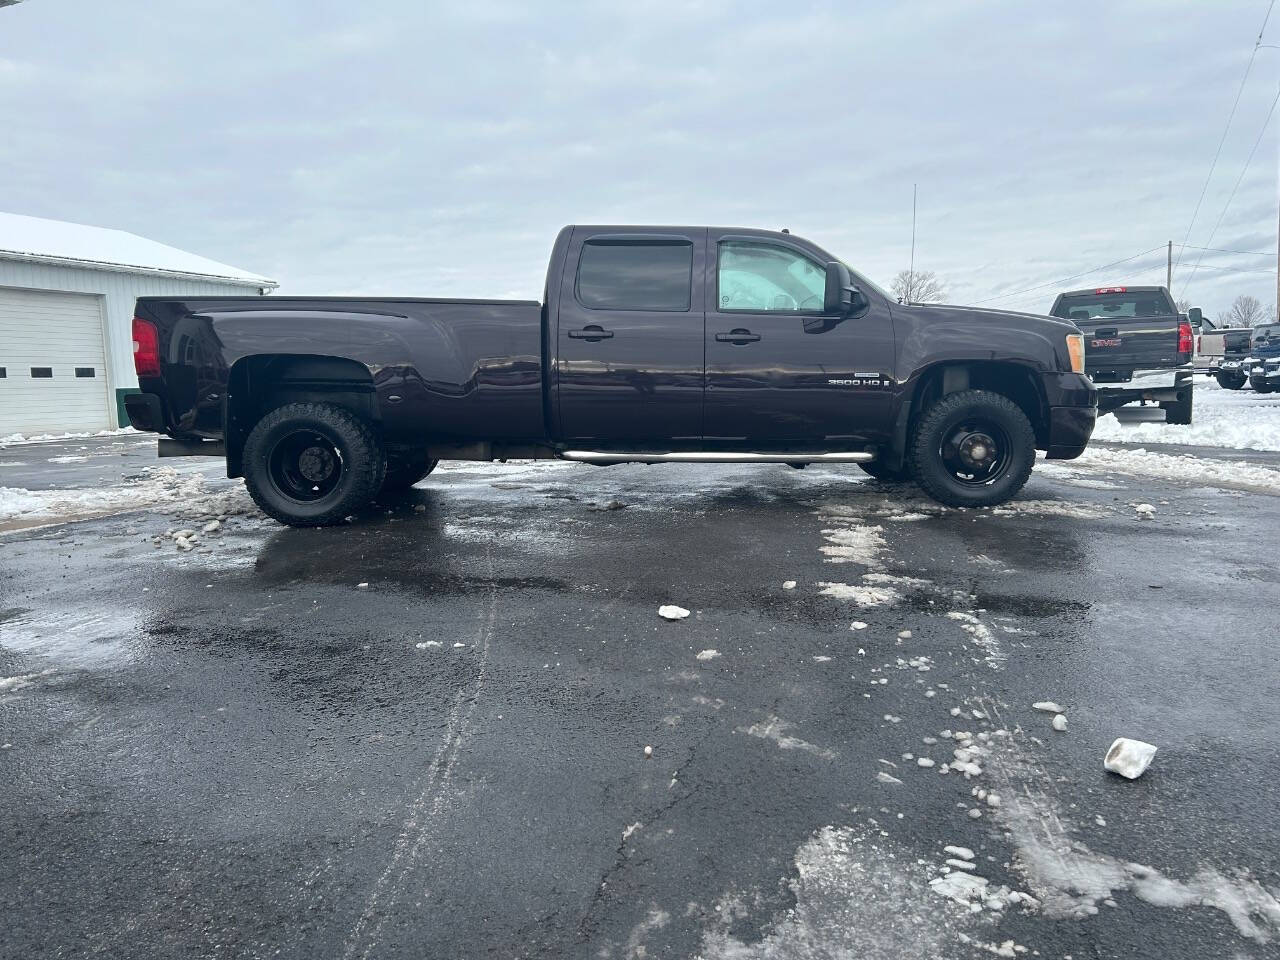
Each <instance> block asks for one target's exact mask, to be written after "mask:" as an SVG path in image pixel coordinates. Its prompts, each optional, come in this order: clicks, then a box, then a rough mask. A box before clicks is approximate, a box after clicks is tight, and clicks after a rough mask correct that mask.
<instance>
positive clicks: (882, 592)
mask: <svg viewBox="0 0 1280 960" xmlns="http://www.w3.org/2000/svg"><path fill="white" fill-rule="evenodd" d="M818 586H819V587H821V588H822V589H821V590H819V591H818V592H819V593H820V594H821V595H822V596H824V597H835V598H836V599H837V600H852V601H853V602H854V603H856V604H858V606H860V607H882V606H886V605H889V604H894V603H897V602H898V600H900V599H901V597H902V595H901V594H900V593H898V591H897V590H894V589H893V588H892V587H863V586H858V585H856V584H851V583H819V584H818Z"/></svg>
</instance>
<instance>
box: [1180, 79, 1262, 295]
mask: <svg viewBox="0 0 1280 960" xmlns="http://www.w3.org/2000/svg"><path fill="white" fill-rule="evenodd" d="M1277 103H1280V90H1278V91H1276V97H1275V99H1274V100H1272V101H1271V109H1270V110H1268V111H1267V118H1266V119H1265V120H1263V121H1262V129H1261V130H1259V131H1258V139H1257V140H1255V141H1253V149H1252V150H1250V151H1249V156H1248V159H1246V160H1245V162H1244V168H1243V169H1241V171H1240V176H1238V177H1236V182H1235V185H1234V186H1233V187H1232V188H1231V194H1230V196H1228V197H1227V202H1226V203H1225V204H1224V205H1223V207H1222V212H1221V213H1220V214H1218V222H1217V223H1215V224H1214V225H1213V230H1212V231H1211V232H1210V234H1209V239H1208V241H1207V243H1213V237H1214V234H1216V233H1217V232H1218V228H1219V227H1220V226H1222V220H1223V218H1224V217H1225V216H1226V215H1227V210H1228V209H1230V207H1231V201H1232V200H1234V199H1235V198H1236V191H1237V190H1239V189H1240V184H1241V182H1242V181H1243V180H1244V175H1245V174H1246V173H1248V172H1249V164H1251V163H1253V155H1254V154H1255V153H1257V152H1258V144H1260V143H1262V137H1263V134H1265V133H1266V132H1267V125H1268V124H1270V123H1271V116H1272V114H1274V113H1275V112H1276V104H1277ZM1206 249H1208V247H1207V246H1206ZM1203 259H1204V252H1203V251H1201V253H1200V257H1199V259H1198V260H1196V265H1195V266H1194V267H1192V268H1191V273H1190V274H1189V275H1188V276H1187V279H1186V280H1184V281H1183V282H1182V292H1183V293H1186V292H1187V284H1189V283H1190V282H1191V278H1192V277H1194V276H1195V275H1196V271H1197V270H1199V269H1200V261H1201V260H1203Z"/></svg>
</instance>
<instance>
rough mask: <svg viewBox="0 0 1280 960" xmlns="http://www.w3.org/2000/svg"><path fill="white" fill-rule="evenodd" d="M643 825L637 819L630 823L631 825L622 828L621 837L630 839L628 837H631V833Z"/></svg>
mask: <svg viewBox="0 0 1280 960" xmlns="http://www.w3.org/2000/svg"><path fill="white" fill-rule="evenodd" d="M643 826H644V824H643V823H641V822H640V821H639V820H637V821H636V822H635V823H633V824H631V826H629V827H627V828H626V829H624V830H623V831H622V839H623V840H630V839H631V835H632V834H633V833H635V832H636V831H637V830H639V829H640V828H641V827H643Z"/></svg>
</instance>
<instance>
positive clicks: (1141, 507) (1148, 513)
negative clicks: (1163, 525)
mask: <svg viewBox="0 0 1280 960" xmlns="http://www.w3.org/2000/svg"><path fill="white" fill-rule="evenodd" d="M1133 512H1134V513H1136V514H1137V515H1138V519H1139V520H1150V519H1152V518H1153V517H1154V516H1155V515H1156V508H1155V507H1154V506H1152V505H1151V504H1149V503H1139V504H1137V505H1136V506H1135V507H1134V508H1133Z"/></svg>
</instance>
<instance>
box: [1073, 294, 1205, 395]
mask: <svg viewBox="0 0 1280 960" xmlns="http://www.w3.org/2000/svg"><path fill="white" fill-rule="evenodd" d="M1053 315H1054V316H1055V317H1061V318H1063V319H1065V320H1070V321H1071V322H1072V323H1074V324H1075V325H1076V326H1077V327H1079V328H1080V330H1081V332H1082V333H1083V334H1084V347H1085V350H1084V356H1085V369H1086V372H1088V373H1089V374H1090V375H1093V374H1094V373H1098V372H1104V371H1105V372H1114V373H1117V374H1120V375H1126V374H1127V373H1129V372H1131V371H1133V370H1147V369H1151V368H1158V367H1176V366H1180V365H1182V364H1184V363H1186V362H1187V361H1188V360H1190V357H1189V356H1188V355H1187V354H1186V353H1182V354H1180V353H1179V351H1178V347H1179V326H1180V325H1181V323H1182V319H1181V318H1180V317H1179V316H1178V311H1177V310H1176V309H1175V308H1174V305H1173V301H1172V300H1171V299H1170V298H1169V294H1168V291H1166V290H1165V289H1164V288H1163V287H1128V288H1125V287H1104V288H1100V289H1098V290H1091V291H1079V292H1075V293H1068V294H1063V295H1061V296H1059V297H1058V299H1057V301H1056V302H1055V303H1054V305H1053ZM1188 329H1189V328H1188Z"/></svg>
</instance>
